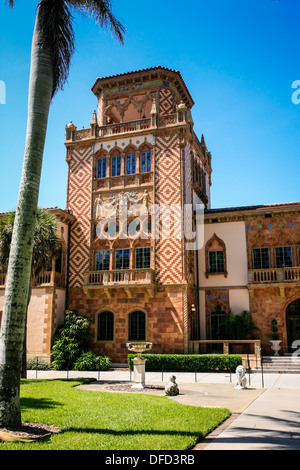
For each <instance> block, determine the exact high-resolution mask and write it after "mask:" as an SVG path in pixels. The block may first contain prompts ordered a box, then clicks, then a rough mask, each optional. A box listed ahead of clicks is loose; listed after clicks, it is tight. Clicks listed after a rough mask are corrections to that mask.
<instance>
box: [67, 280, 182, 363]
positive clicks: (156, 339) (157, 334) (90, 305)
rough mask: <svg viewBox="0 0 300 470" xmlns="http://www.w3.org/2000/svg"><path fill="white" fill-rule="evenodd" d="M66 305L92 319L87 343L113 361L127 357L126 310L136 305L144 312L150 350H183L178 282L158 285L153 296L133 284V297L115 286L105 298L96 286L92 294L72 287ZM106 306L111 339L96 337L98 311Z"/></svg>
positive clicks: (175, 351)
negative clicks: (110, 319) (111, 321)
mask: <svg viewBox="0 0 300 470" xmlns="http://www.w3.org/2000/svg"><path fill="white" fill-rule="evenodd" d="M69 308H70V309H75V310H76V311H77V313H79V314H81V315H87V316H88V317H89V318H90V319H91V321H92V323H91V326H90V337H89V341H90V345H91V347H92V349H93V350H94V351H95V352H97V353H98V354H103V355H107V356H109V357H110V358H111V360H112V362H126V361H127V354H128V349H127V347H126V343H127V342H128V314H129V313H130V312H132V311H134V310H139V309H140V310H142V311H143V312H145V313H146V341H150V342H152V343H153V349H152V351H151V352H153V353H162V354H163V353H165V354H166V353H181V354H182V353H183V349H184V343H183V332H184V319H183V291H182V290H181V289H180V287H178V286H177V287H171V286H170V287H158V288H157V289H156V292H155V295H154V296H153V297H149V296H148V294H147V292H146V290H145V289H144V288H143V287H135V288H134V290H133V297H132V298H128V296H127V294H126V293H125V291H124V290H123V289H122V288H118V289H115V290H114V294H113V297H112V298H111V299H108V298H106V296H105V294H104V292H103V290H102V289H97V290H96V291H95V293H94V294H93V296H91V295H89V294H88V295H86V294H85V292H84V291H83V289H71V290H70V292H69ZM105 310H110V311H112V312H113V313H114V315H115V317H114V341H98V340H97V314H98V313H100V312H102V311H105Z"/></svg>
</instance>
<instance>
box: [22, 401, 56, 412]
mask: <svg viewBox="0 0 300 470" xmlns="http://www.w3.org/2000/svg"><path fill="white" fill-rule="evenodd" d="M20 403H21V409H22V412H23V411H26V410H29V409H52V408H56V407H57V406H62V403H60V402H59V401H55V400H51V399H49V398H21V400H20Z"/></svg>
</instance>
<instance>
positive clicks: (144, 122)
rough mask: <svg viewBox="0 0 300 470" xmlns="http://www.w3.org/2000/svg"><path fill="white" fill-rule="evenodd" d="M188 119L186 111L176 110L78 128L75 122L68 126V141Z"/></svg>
mask: <svg viewBox="0 0 300 470" xmlns="http://www.w3.org/2000/svg"><path fill="white" fill-rule="evenodd" d="M185 120H186V116H185V113H183V112H176V113H172V114H168V115H165V116H157V117H156V118H153V117H152V118H147V119H139V120H136V121H128V122H120V123H115V124H108V125H106V126H92V127H91V128H87V129H84V128H83V129H80V130H77V128H76V126H74V125H73V124H71V125H68V126H67V127H66V141H73V142H75V141H81V140H86V139H90V138H95V137H107V136H110V135H116V134H126V133H132V132H139V131H143V130H147V129H150V128H154V127H168V126H174V125H176V124H182V123H184V122H185Z"/></svg>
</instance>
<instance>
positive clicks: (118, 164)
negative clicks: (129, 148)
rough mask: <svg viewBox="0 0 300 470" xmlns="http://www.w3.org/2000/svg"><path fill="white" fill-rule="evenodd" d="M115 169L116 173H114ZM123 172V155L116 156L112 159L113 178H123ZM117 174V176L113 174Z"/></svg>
mask: <svg viewBox="0 0 300 470" xmlns="http://www.w3.org/2000/svg"><path fill="white" fill-rule="evenodd" d="M113 169H114V171H113ZM121 171H122V157H121V155H115V156H113V157H111V176H113V177H115V176H121ZM113 173H115V174H113Z"/></svg>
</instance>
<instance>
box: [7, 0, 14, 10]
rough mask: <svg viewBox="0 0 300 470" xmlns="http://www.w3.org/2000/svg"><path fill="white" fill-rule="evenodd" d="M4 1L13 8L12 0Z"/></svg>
mask: <svg viewBox="0 0 300 470" xmlns="http://www.w3.org/2000/svg"><path fill="white" fill-rule="evenodd" d="M6 3H8V6H10V8H13V6H14V0H6Z"/></svg>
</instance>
